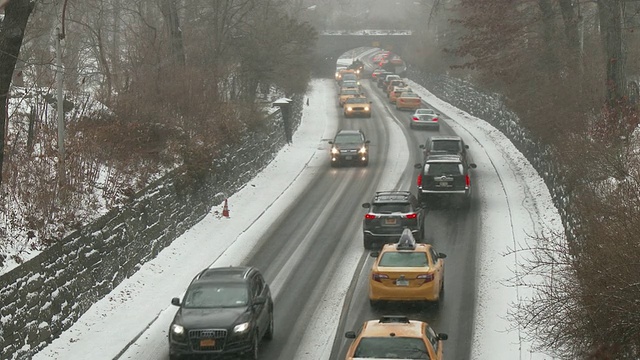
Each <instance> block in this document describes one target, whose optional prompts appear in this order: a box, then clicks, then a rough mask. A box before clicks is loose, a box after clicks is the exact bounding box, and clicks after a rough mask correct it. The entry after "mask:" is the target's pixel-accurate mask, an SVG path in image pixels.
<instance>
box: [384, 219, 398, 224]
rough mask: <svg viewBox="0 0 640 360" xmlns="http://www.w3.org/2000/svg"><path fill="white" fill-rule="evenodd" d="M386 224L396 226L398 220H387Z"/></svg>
mask: <svg viewBox="0 0 640 360" xmlns="http://www.w3.org/2000/svg"><path fill="white" fill-rule="evenodd" d="M384 223H385V224H387V225H395V224H396V218H388V219H385V220H384Z"/></svg>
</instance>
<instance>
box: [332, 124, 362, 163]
mask: <svg viewBox="0 0 640 360" xmlns="http://www.w3.org/2000/svg"><path fill="white" fill-rule="evenodd" d="M329 144H331V150H330V154H329V155H330V158H331V166H339V165H343V164H357V165H362V166H367V165H369V140H367V138H366V137H365V136H364V133H363V132H362V131H361V130H340V131H338V133H337V134H336V137H335V138H334V139H333V141H329Z"/></svg>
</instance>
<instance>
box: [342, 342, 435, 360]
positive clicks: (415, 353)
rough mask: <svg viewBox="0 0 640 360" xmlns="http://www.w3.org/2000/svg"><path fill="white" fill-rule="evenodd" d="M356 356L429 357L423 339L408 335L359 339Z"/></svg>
mask: <svg viewBox="0 0 640 360" xmlns="http://www.w3.org/2000/svg"><path fill="white" fill-rule="evenodd" d="M353 355H354V357H356V358H380V359H431V357H429V352H428V351H427V347H426V345H425V343H424V341H423V340H422V339H420V338H408V337H392V338H391V337H366V338H362V339H361V340H360V343H359V344H358V347H357V348H356V351H355V353H354V354H353Z"/></svg>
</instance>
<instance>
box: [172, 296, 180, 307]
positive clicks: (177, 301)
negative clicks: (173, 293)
mask: <svg viewBox="0 0 640 360" xmlns="http://www.w3.org/2000/svg"><path fill="white" fill-rule="evenodd" d="M171 305H175V306H180V298H177V297H174V298H173V299H171Z"/></svg>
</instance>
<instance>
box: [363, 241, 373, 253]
mask: <svg viewBox="0 0 640 360" xmlns="http://www.w3.org/2000/svg"><path fill="white" fill-rule="evenodd" d="M363 245H364V248H365V250H371V248H372V246H371V240H369V239H367V238H364V241H363Z"/></svg>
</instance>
